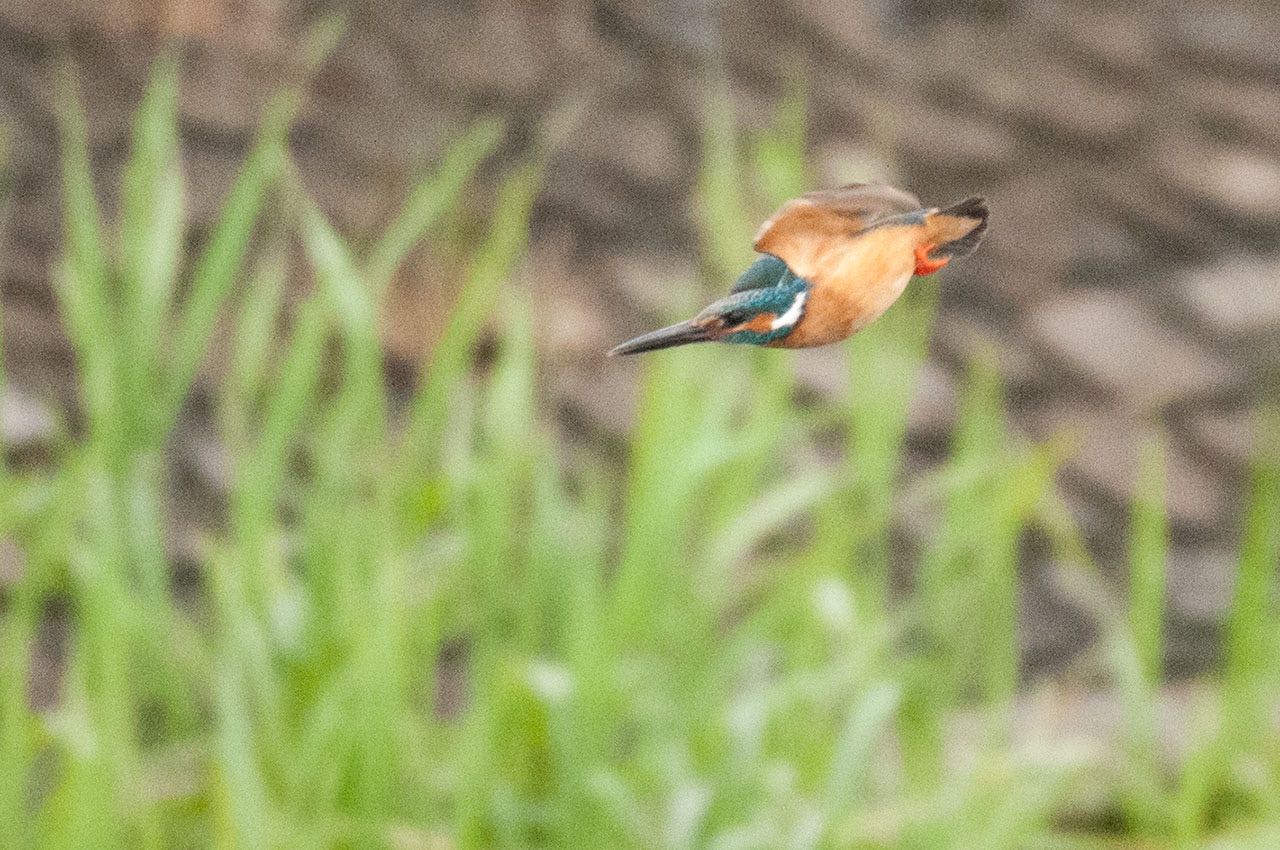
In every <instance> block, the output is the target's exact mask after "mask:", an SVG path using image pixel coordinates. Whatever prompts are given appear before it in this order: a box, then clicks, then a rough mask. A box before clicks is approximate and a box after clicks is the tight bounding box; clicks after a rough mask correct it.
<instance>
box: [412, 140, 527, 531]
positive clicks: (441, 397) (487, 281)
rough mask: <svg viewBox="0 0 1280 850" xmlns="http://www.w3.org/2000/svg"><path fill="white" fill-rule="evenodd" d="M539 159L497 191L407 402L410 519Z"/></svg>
mask: <svg viewBox="0 0 1280 850" xmlns="http://www.w3.org/2000/svg"><path fill="white" fill-rule="evenodd" d="M542 172H543V165H542V162H541V161H536V162H531V163H527V164H525V165H523V166H521V167H520V168H518V169H517V170H516V171H515V173H513V174H512V175H511V176H510V177H508V178H507V180H506V181H505V183H504V184H503V186H502V189H501V191H500V192H499V194H498V200H497V203H496V205H495V208H494V212H493V219H492V224H491V225H490V228H489V235H488V237H487V238H486V239H485V242H484V244H483V245H482V246H481V247H480V249H479V251H478V252H477V254H476V258H475V260H474V262H473V264H472V267H471V272H470V274H469V275H468V278H467V281H466V283H465V284H464V285H463V288H462V291H461V292H460V293H459V295H458V300H457V303H455V304H454V307H453V311H452V313H451V316H450V320H449V323H448V325H447V326H446V327H445V330H444V334H443V335H442V336H441V338H440V340H439V342H438V343H437V344H436V347H435V349H434V350H433V351H432V353H431V356H430V358H429V361H428V363H427V364H426V366H425V368H424V374H423V377H422V383H421V385H420V387H419V389H418V391H417V393H416V395H415V397H414V399H413V402H412V404H411V407H410V414H409V421H408V424H407V425H406V428H405V435H404V438H403V442H402V448H401V458H400V461H399V463H398V464H397V466H398V468H399V470H400V472H399V474H398V476H397V479H396V480H397V482H398V483H397V486H396V488H395V491H396V493H397V494H399V501H400V504H401V505H402V509H404V510H406V511H407V514H406V516H405V518H406V519H407V520H408V521H409V523H410V526H411V527H413V526H418V525H420V519H419V520H415V519H413V517H414V515H415V514H417V513H418V511H417V510H416V509H415V507H414V503H415V501H416V496H417V493H416V492H415V491H417V488H419V487H420V482H421V481H422V480H423V478H424V477H426V475H427V473H428V472H429V470H430V469H431V467H432V466H433V465H434V463H435V451H436V448H435V447H436V445H437V443H438V441H439V439H440V433H441V429H442V428H443V427H444V423H445V420H446V418H447V413H446V411H447V403H448V398H449V393H450V392H451V391H452V389H453V388H454V387H455V386H456V385H457V383H458V382H459V381H461V380H463V379H464V378H465V376H466V373H467V368H468V365H469V363H470V358H471V353H472V350H473V348H474V346H475V343H476V341H477V340H478V339H479V337H480V334H481V332H482V331H483V330H484V326H485V323H486V322H487V321H488V319H489V316H490V314H491V313H492V311H493V308H494V306H495V305H496V304H497V301H498V295H499V293H500V292H501V290H502V286H503V285H504V284H505V283H506V282H507V281H508V280H509V279H510V277H511V273H512V270H513V269H514V268H515V265H516V263H517V262H518V261H519V259H520V257H521V256H523V253H524V247H525V243H526V241H527V238H528V223H529V214H530V212H531V210H532V208H533V201H534V198H535V197H536V196H537V193H538V189H539V187H540V186H541V183H542Z"/></svg>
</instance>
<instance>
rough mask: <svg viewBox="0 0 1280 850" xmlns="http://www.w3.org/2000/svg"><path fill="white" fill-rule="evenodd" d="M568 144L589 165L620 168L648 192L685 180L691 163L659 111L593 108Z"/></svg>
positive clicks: (692, 160)
mask: <svg viewBox="0 0 1280 850" xmlns="http://www.w3.org/2000/svg"><path fill="white" fill-rule="evenodd" d="M568 145H569V148H570V151H571V152H572V153H574V154H577V155H579V156H581V157H582V158H583V160H585V161H586V162H587V163H589V165H590V166H592V167H595V168H606V169H608V168H617V169H621V171H622V172H623V173H625V174H626V175H627V176H628V177H630V178H632V179H634V180H636V181H637V182H638V183H640V184H641V185H642V186H643V187H644V188H645V189H646V190H647V191H651V192H657V191H662V190H666V189H668V188H669V185H670V184H671V183H674V182H675V181H676V180H679V179H680V178H681V177H683V176H687V175H688V174H689V173H690V170H691V166H692V165H693V164H694V159H695V157H693V156H687V155H686V153H685V151H684V150H683V149H682V146H681V144H680V140H679V139H678V138H677V137H676V134H675V130H674V128H673V127H672V126H671V124H670V122H668V121H667V119H666V117H665V116H664V115H663V114H662V112H660V111H658V110H656V109H653V108H649V107H644V106H637V107H621V108H619V107H614V108H610V107H608V106H605V105H603V104H595V105H593V107H592V108H591V109H589V110H588V114H587V116H586V117H585V119H584V120H583V122H582V124H581V125H580V126H579V127H578V128H577V130H576V131H575V132H574V134H573V137H572V139H570V140H569V142H568Z"/></svg>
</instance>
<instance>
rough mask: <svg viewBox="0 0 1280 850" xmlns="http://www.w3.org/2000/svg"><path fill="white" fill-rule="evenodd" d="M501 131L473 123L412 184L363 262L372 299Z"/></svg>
mask: <svg viewBox="0 0 1280 850" xmlns="http://www.w3.org/2000/svg"><path fill="white" fill-rule="evenodd" d="M502 133H503V125H502V122H500V121H497V120H486V121H480V122H477V123H476V124H475V125H474V126H473V127H471V129H469V130H468V131H467V132H466V133H465V134H464V135H463V136H462V138H460V139H458V140H457V141H456V142H454V143H453V144H452V145H451V146H450V148H449V150H448V151H447V152H446V153H445V156H444V159H443V161H442V162H441V163H440V165H439V167H438V168H436V169H435V170H434V171H433V172H432V173H431V174H429V175H427V176H426V177H424V178H423V179H422V180H421V181H419V183H418V185H417V186H415V187H414V189H413V191H412V192H411V193H410V194H409V197H408V198H407V199H406V200H405V203H404V207H403V208H402V209H401V210H400V213H399V214H398V215H397V216H396V218H395V220H394V221H392V223H391V225H390V227H388V228H387V230H386V231H384V233H383V235H382V238H380V239H379V240H378V241H377V243H376V244H375V245H374V246H373V248H372V249H371V250H370V252H369V256H368V259H367V261H366V262H365V266H364V268H365V274H366V277H367V279H368V280H369V282H370V285H371V287H372V291H373V295H374V297H375V298H377V297H379V296H380V295H381V293H382V291H383V290H384V289H385V288H386V286H387V283H388V282H389V281H390V280H391V277H392V275H394V274H395V271H396V269H397V268H399V267H400V264H401V263H402V262H403V261H404V258H405V256H406V255H407V254H408V253H409V251H410V250H412V249H413V247H414V246H415V245H417V244H418V242H419V240H421V239H422V235H423V234H424V233H426V232H427V231H428V230H430V229H431V228H432V227H434V226H435V225H436V223H437V222H439V221H440V220H441V219H442V218H444V217H445V216H446V215H447V214H448V213H449V211H450V210H451V209H453V208H454V206H455V205H456V204H457V202H458V199H459V197H460V196H461V195H462V191H463V189H464V188H465V187H466V185H467V184H468V182H469V181H470V180H471V178H472V176H473V175H474V174H475V172H476V169H477V168H479V167H480V164H481V163H482V162H483V161H484V160H485V159H486V158H488V156H489V155H490V154H492V153H493V151H494V149H495V148H497V146H498V142H500V141H501V140H502Z"/></svg>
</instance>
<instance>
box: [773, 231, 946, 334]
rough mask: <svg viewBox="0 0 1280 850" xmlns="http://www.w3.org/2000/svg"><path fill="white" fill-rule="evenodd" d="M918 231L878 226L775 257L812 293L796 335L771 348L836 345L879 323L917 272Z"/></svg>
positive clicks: (806, 244)
mask: <svg viewBox="0 0 1280 850" xmlns="http://www.w3.org/2000/svg"><path fill="white" fill-rule="evenodd" d="M920 232H921V228H920V227H919V226H905V225H904V226H901V227H896V226H895V227H876V228H872V229H871V230H868V231H866V232H864V233H862V234H859V235H858V236H857V237H856V238H854V239H847V238H846V239H842V240H835V239H832V240H812V239H811V240H806V241H805V242H803V243H797V244H795V245H792V246H790V247H792V248H794V249H796V250H794V251H792V252H791V256H787V255H783V254H779V255H778V256H781V257H782V259H783V260H785V261H786V262H787V264H788V265H790V266H791V269H792V271H794V272H795V273H796V274H797V275H799V276H800V277H803V278H804V279H805V280H807V281H809V283H810V284H811V286H812V290H811V292H810V294H809V300H808V301H807V302H806V304H805V311H804V316H803V317H801V319H800V321H799V322H798V323H797V324H796V328H795V330H793V331H792V332H791V333H789V334H787V336H786V337H784V338H783V339H781V340H778V341H777V342H776V343H774V344H775V345H777V346H778V347H782V348H804V347H810V346H815V345H826V344H828V343H831V342H837V341H839V340H842V339H844V338H845V337H848V336H850V335H852V334H855V333H857V332H858V331H859V330H861V329H862V328H864V327H866V326H867V325H869V324H870V323H871V322H873V321H875V320H876V319H878V318H879V317H880V316H881V314H883V313H884V311H885V310H888V309H889V307H890V306H891V305H892V304H893V302H894V301H897V300H898V296H900V295H902V292H903V290H904V289H906V286H907V283H908V282H909V281H910V280H911V274H912V272H913V271H914V270H915V253H914V251H915V247H916V243H917V242H918V241H919V238H920Z"/></svg>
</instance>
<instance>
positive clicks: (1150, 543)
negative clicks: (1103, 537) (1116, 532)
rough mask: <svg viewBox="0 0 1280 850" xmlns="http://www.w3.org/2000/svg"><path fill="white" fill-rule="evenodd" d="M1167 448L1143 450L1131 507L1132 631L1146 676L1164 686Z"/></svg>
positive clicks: (1157, 445)
mask: <svg viewBox="0 0 1280 850" xmlns="http://www.w3.org/2000/svg"><path fill="white" fill-rule="evenodd" d="M1164 467H1165V462H1164V449H1163V447H1162V444H1161V442H1160V441H1159V440H1158V438H1155V437H1152V438H1150V439H1149V440H1148V441H1147V443H1146V444H1145V445H1144V446H1143V447H1142V456H1141V458H1140V462H1139V472H1138V483H1137V487H1136V489H1135V492H1134V496H1133V499H1132V501H1131V502H1130V506H1129V516H1130V526H1129V628H1130V630H1131V631H1132V633H1133V640H1134V646H1135V649H1136V651H1137V653H1138V659H1139V663H1140V664H1141V665H1142V670H1143V675H1144V676H1145V677H1146V678H1147V681H1148V682H1149V683H1151V685H1152V686H1153V687H1154V686H1155V685H1156V684H1157V683H1158V682H1159V681H1160V671H1161V668H1162V658H1161V652H1162V648H1163V646H1164V584H1165V558H1166V550H1167V549H1168V536H1169V531H1168V519H1167V514H1166V511H1165V468H1164Z"/></svg>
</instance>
